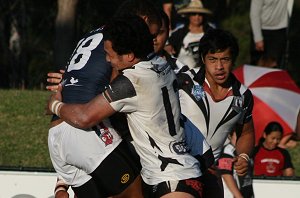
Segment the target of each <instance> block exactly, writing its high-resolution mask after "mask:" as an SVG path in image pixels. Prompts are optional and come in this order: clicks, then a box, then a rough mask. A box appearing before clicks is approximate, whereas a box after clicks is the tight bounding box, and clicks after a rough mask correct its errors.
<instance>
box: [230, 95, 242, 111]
mask: <svg viewBox="0 0 300 198" xmlns="http://www.w3.org/2000/svg"><path fill="white" fill-rule="evenodd" d="M243 105H244V97H243V96H234V97H233V102H232V109H233V110H234V111H236V112H238V113H240V112H242V111H243Z"/></svg>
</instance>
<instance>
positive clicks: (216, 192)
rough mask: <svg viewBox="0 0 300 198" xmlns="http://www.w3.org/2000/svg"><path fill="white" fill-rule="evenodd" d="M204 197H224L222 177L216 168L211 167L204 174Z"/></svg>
mask: <svg viewBox="0 0 300 198" xmlns="http://www.w3.org/2000/svg"><path fill="white" fill-rule="evenodd" d="M202 178H203V198H210V197H213V198H223V197H224V192H223V184H222V178H221V177H220V176H219V175H218V174H217V172H216V170H212V169H211V168H209V170H207V171H206V172H205V173H204V174H203V176H202Z"/></svg>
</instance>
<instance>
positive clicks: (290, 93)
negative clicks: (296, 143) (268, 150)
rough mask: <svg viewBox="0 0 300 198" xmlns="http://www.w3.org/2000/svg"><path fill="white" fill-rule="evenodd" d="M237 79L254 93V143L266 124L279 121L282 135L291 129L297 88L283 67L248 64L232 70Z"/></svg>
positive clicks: (299, 92) (298, 103)
mask: <svg viewBox="0 0 300 198" xmlns="http://www.w3.org/2000/svg"><path fill="white" fill-rule="evenodd" d="M233 73H234V75H235V76H236V77H237V79H238V80H239V81H240V82H241V83H242V84H244V85H245V86H247V87H248V88H249V89H250V90H251V92H252V94H253V97H254V107H253V112H252V113H253V114H252V115H253V121H254V128H255V139H256V143H257V142H258V140H259V138H260V137H261V136H262V133H263V130H264V128H265V127H266V125H267V124H268V123H269V122H271V121H277V122H279V123H280V124H281V125H282V126H283V129H284V135H287V134H290V133H291V132H293V131H294V130H295V127H296V118H297V115H298V111H299V108H300V88H299V87H298V86H297V85H296V83H295V82H294V81H293V79H292V78H291V77H290V76H289V74H288V73H287V71H285V70H281V69H273V68H272V69H271V68H267V67H259V66H252V65H243V66H240V67H238V68H236V69H235V70H233Z"/></svg>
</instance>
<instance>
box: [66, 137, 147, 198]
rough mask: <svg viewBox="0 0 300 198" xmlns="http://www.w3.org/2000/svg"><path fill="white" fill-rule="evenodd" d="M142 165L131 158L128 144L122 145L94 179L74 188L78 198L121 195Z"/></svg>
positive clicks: (102, 165) (123, 142) (97, 170)
mask: <svg viewBox="0 0 300 198" xmlns="http://www.w3.org/2000/svg"><path fill="white" fill-rule="evenodd" d="M140 167H141V166H140V164H139V163H138V162H136V161H135V160H134V159H133V158H132V157H131V151H130V150H129V148H128V144H127V143H126V142H125V141H122V142H121V144H120V145H119V146H118V147H117V148H116V149H115V150H114V151H113V152H111V153H110V154H109V155H108V156H107V157H106V158H105V160H104V161H103V162H102V163H101V164H100V165H99V166H98V167H97V168H96V170H94V171H93V172H92V173H91V174H90V175H91V176H92V179H90V180H89V181H88V182H86V183H85V184H84V185H82V186H80V187H73V188H72V189H73V191H74V192H75V194H76V196H77V197H78V198H81V197H89V198H93V197H95V198H100V197H108V196H112V195H117V194H120V193H121V192H122V191H123V190H125V189H126V188H127V187H128V186H129V185H130V184H131V183H132V182H133V181H134V180H135V178H136V177H137V176H138V175H139V174H140V170H141V169H140Z"/></svg>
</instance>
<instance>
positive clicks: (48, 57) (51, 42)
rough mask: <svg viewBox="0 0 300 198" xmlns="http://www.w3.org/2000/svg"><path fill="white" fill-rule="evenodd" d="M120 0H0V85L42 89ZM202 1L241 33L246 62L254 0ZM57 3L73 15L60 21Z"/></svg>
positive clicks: (294, 61) (295, 41) (295, 43)
mask: <svg viewBox="0 0 300 198" xmlns="http://www.w3.org/2000/svg"><path fill="white" fill-rule="evenodd" d="M77 1H78V2H77ZM122 1H123V0H89V1H83V0H57V1H53V0H43V1H38V0H26V1H22V0H1V3H0V32H1V33H0V51H1V53H0V87H1V88H43V87H44V84H45V79H46V73H47V72H48V71H57V70H58V68H62V67H64V65H65V63H66V62H67V61H68V58H69V56H70V55H71V53H72V50H73V49H74V47H75V44H76V43H77V41H78V39H79V38H80V37H81V36H82V35H83V34H85V33H87V32H88V31H90V30H92V29H94V28H97V27H100V26H102V25H103V24H105V22H106V21H107V20H109V18H110V17H111V16H112V15H113V14H114V12H115V10H116V8H117V7H118V5H119V4H120V3H121V2H122ZM203 1H204V3H205V2H206V4H207V6H210V8H211V9H212V10H215V9H216V7H218V12H217V13H218V17H217V15H216V17H215V18H214V19H215V20H219V21H218V22H219V23H220V24H219V25H220V26H221V27H222V28H224V29H228V30H230V31H232V32H233V33H234V34H235V35H236V36H237V37H238V39H239V42H240V48H241V54H240V57H239V59H238V65H239V64H244V63H248V62H249V42H250V23H249V8H250V0H244V1H240V0H203ZM59 2H63V3H65V4H66V5H67V9H69V8H68V6H69V7H70V9H71V8H72V7H73V10H74V12H73V13H74V14H73V17H74V18H73V19H72V20H70V21H69V22H67V23H64V24H60V25H58V23H56V19H57V17H58V6H59ZM72 3H73V4H72ZM298 4H299V3H296V5H295V6H294V11H293V18H292V20H291V27H290V46H291V48H290V49H291V50H290V53H289V67H288V70H289V71H290V72H291V74H292V76H293V77H294V79H296V81H297V82H298V83H299V80H298V79H299V73H300V71H299V67H297V65H298V64H300V60H299V59H298V58H297V56H298V54H299V51H300V46H299V43H300V42H299V40H300V38H299V37H300V36H299V35H300V34H299V31H300V28H299V26H298V25H297V21H298V20H297V19H299V18H300V16H299V14H298V13H299V7H300V5H298ZM69 11H70V10H69ZM71 11H72V10H71ZM71 13H72V12H71ZM71 15H72V14H71ZM59 28H60V29H59Z"/></svg>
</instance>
